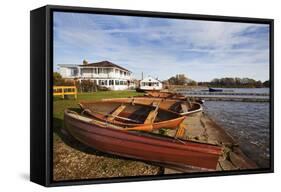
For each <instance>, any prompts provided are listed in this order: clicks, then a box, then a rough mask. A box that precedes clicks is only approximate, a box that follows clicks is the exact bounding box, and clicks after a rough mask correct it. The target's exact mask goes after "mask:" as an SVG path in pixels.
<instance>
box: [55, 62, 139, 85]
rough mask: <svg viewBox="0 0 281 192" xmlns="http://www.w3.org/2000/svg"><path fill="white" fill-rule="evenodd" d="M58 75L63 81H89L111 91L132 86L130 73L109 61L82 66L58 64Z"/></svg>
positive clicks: (86, 63)
mask: <svg viewBox="0 0 281 192" xmlns="http://www.w3.org/2000/svg"><path fill="white" fill-rule="evenodd" d="M58 66H59V73H60V74H61V76H62V77H63V78H65V79H78V80H80V81H81V80H91V81H93V82H94V83H95V84H96V85H99V86H103V87H107V88H109V89H111V90H125V89H128V88H130V87H132V86H134V83H133V82H132V77H131V74H132V72H131V71H129V70H128V69H125V68H123V67H121V66H119V65H116V64H114V63H112V62H109V61H101V62H97V63H88V62H87V61H85V60H84V61H83V64H82V65H77V64H76V65H75V64H72V65H70V64H59V65H58Z"/></svg>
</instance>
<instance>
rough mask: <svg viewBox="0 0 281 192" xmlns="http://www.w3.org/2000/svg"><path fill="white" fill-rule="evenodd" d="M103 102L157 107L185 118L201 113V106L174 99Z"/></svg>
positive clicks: (133, 99) (132, 99) (133, 98)
mask: <svg viewBox="0 0 281 192" xmlns="http://www.w3.org/2000/svg"><path fill="white" fill-rule="evenodd" d="M103 101H114V102H121V103H132V104H142V105H149V106H157V105H159V107H160V108H161V109H165V110H169V111H173V112H175V113H177V114H178V115H181V116H187V115H190V114H193V113H197V112H201V111H202V110H203V108H202V105H201V104H199V103H197V102H189V101H182V100H176V99H163V98H155V97H132V98H114V99H103Z"/></svg>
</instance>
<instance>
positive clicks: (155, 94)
mask: <svg viewBox="0 0 281 192" xmlns="http://www.w3.org/2000/svg"><path fill="white" fill-rule="evenodd" d="M145 96H147V97H156V98H166V99H167V98H170V99H172V98H173V99H186V97H185V96H183V95H181V94H178V93H172V92H161V91H146V93H145Z"/></svg>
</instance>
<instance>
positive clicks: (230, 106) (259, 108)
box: [204, 88, 270, 168]
mask: <svg viewBox="0 0 281 192" xmlns="http://www.w3.org/2000/svg"><path fill="white" fill-rule="evenodd" d="M232 90H234V91H235V92H239V93H269V89H268V88H260V89H249V88H247V89H240V88H239V89H232ZM204 107H205V111H206V112H207V113H208V115H209V116H210V117H211V118H212V119H213V120H215V121H216V122H217V124H219V125H221V126H222V127H224V128H225V130H226V131H227V132H228V133H229V134H230V135H231V136H232V137H234V139H236V140H237V142H238V143H239V145H240V148H241V149H242V151H243V152H244V153H245V154H246V155H247V156H248V157H249V158H250V159H252V160H254V161H255V162H256V163H257V164H258V166H259V167H264V168H265V167H267V168H268V167H269V159H270V147H269V140H270V136H269V130H270V114H269V112H270V104H269V102H261V103H259V102H233V101H206V102H205V103H204Z"/></svg>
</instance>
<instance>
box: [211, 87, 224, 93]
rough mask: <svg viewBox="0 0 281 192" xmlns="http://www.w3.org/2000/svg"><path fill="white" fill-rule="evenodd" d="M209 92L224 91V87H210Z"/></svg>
mask: <svg viewBox="0 0 281 192" xmlns="http://www.w3.org/2000/svg"><path fill="white" fill-rule="evenodd" d="M209 92H223V90H222V89H214V88H211V87H209Z"/></svg>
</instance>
